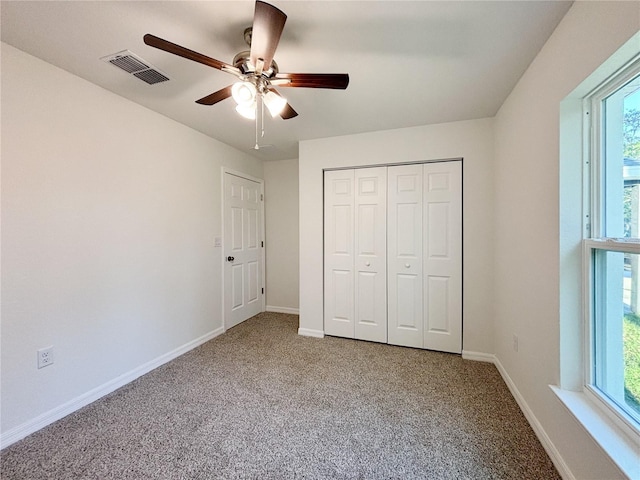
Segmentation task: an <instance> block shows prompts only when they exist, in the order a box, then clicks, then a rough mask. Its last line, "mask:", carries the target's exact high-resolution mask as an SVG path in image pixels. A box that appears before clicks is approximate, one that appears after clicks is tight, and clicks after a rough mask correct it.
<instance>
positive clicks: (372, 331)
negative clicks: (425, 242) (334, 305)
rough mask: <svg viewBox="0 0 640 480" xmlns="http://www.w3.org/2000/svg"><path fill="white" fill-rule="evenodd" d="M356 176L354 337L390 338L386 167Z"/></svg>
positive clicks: (360, 171)
mask: <svg viewBox="0 0 640 480" xmlns="http://www.w3.org/2000/svg"><path fill="white" fill-rule="evenodd" d="M354 180H355V272H356V273H355V290H356V302H355V338H357V339H360V340H369V341H374V342H386V341H387V265H386V256H387V224H386V210H387V168H386V167H378V168H362V169H356V170H355V172H354Z"/></svg>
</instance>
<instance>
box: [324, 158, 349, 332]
mask: <svg viewBox="0 0 640 480" xmlns="http://www.w3.org/2000/svg"><path fill="white" fill-rule="evenodd" d="M353 187H354V172H353V170H336V171H329V172H325V175H324V228H325V232H324V331H325V333H326V334H327V335H336V336H340V337H348V338H353V337H354V332H355V330H354V269H353V266H354V232H353V226H354V189H353Z"/></svg>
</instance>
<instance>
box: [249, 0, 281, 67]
mask: <svg viewBox="0 0 640 480" xmlns="http://www.w3.org/2000/svg"><path fill="white" fill-rule="evenodd" d="M286 21H287V16H286V15H285V14H284V12H282V11H281V10H279V9H277V8H276V7H274V6H273V5H269V4H268V3H265V2H261V1H260V0H258V1H257V2H256V10H255V12H254V14H253V31H252V33H251V55H250V59H251V63H252V64H253V65H255V66H256V67H258V60H259V59H262V61H263V62H264V66H263V67H262V70H268V69H269V67H270V66H271V61H272V60H273V55H274V54H275V52H276V48H277V46H278V42H279V41H280V35H281V34H282V29H283V28H284V23H285V22H286Z"/></svg>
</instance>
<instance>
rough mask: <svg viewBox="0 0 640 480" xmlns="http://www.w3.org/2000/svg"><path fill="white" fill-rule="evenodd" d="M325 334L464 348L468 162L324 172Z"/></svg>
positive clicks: (435, 347)
mask: <svg viewBox="0 0 640 480" xmlns="http://www.w3.org/2000/svg"><path fill="white" fill-rule="evenodd" d="M324 227H325V242H324V261H325V269H324V295H325V302H324V328H325V333H326V334H327V335H335V336H340V337H348V338H356V339H361V340H370V341H376V342H388V343H392V344H395V345H403V346H409V347H417V348H427V349H432V350H440V351H445V352H453V353H460V352H461V351H462V162H460V161H453V162H435V163H426V164H411V165H399V166H390V167H376V168H362V169H352V170H335V171H327V172H325V177H324Z"/></svg>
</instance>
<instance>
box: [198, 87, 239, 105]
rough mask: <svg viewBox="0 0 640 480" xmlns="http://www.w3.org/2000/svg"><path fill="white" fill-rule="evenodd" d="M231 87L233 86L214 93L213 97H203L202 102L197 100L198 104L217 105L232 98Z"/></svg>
mask: <svg viewBox="0 0 640 480" xmlns="http://www.w3.org/2000/svg"><path fill="white" fill-rule="evenodd" d="M231 87H232V85H229V86H228V87H224V88H222V89H220V90H218V91H217V92H213V93H212V94H211V95H207V96H206V97H202V98H201V99H200V100H196V103H199V104H200V105H215V104H216V103H218V102H221V101H222V100H225V99H227V98H229V97H230V96H231Z"/></svg>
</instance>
